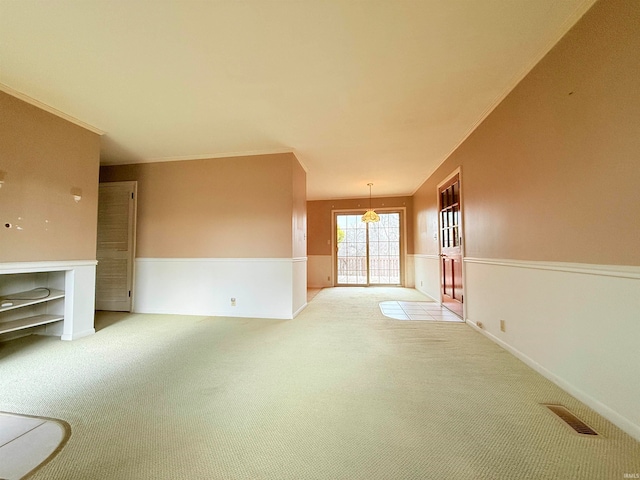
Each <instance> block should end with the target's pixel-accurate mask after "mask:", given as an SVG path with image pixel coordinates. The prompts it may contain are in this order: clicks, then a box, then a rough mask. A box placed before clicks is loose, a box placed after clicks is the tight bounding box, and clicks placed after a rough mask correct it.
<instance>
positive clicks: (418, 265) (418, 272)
mask: <svg viewBox="0 0 640 480" xmlns="http://www.w3.org/2000/svg"><path fill="white" fill-rule="evenodd" d="M413 262H414V265H415V267H414V271H415V274H414V282H415V288H416V290H418V291H419V292H421V293H424V294H425V295H427V296H428V297H431V298H432V299H433V300H434V301H436V302H440V257H439V256H438V255H422V254H415V255H413Z"/></svg>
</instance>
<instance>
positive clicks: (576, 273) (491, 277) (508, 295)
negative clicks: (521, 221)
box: [464, 258, 640, 440]
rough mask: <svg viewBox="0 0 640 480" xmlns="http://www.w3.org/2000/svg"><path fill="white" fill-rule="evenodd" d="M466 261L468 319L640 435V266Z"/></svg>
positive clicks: (594, 406)
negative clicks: (639, 344) (639, 315)
mask: <svg viewBox="0 0 640 480" xmlns="http://www.w3.org/2000/svg"><path fill="white" fill-rule="evenodd" d="M464 262H465V269H464V272H465V297H464V298H465V316H466V321H467V323H469V324H470V325H472V326H474V327H475V325H477V322H481V323H482V325H483V328H482V330H481V331H482V333H483V334H484V335H486V336H487V337H488V338H490V339H491V340H493V341H494V342H496V343H498V344H499V345H501V346H503V347H504V348H505V349H507V350H508V351H509V352H511V353H513V354H514V355H515V356H516V357H518V358H520V359H521V360H522V361H524V362H525V363H527V365H529V366H531V368H533V369H534V370H536V371H538V372H539V373H540V374H542V375H544V376H545V377H546V378H548V379H549V380H551V381H552V382H554V383H555V384H557V385H558V386H560V387H561V388H562V389H564V390H566V391H567V392H568V393H570V394H571V395H573V396H575V397H576V398H578V399H579V400H581V401H582V402H584V403H585V404H586V405H587V406H589V407H590V408H592V409H593V410H594V411H596V412H598V413H599V414H601V415H602V416H603V417H605V418H607V419H608V420H609V421H611V422H612V423H613V424H615V425H617V426H618V427H619V428H621V429H622V430H624V431H625V432H627V433H628V434H629V435H631V436H633V437H634V438H636V439H638V440H640V410H639V409H638V408H637V399H638V398H640V382H638V378H640V349H638V339H639V338H640V322H638V312H639V311H640V275H639V274H640V267H635V266H611V265H586V264H575V263H571V264H570V263H566V264H563V263H559V262H534V261H516V260H495V259H479V258H472V259H471V258H469V259H468V258H465V260H464ZM501 320H502V321H504V322H505V327H506V328H505V331H501V329H500V321H501Z"/></svg>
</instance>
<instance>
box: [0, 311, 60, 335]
mask: <svg viewBox="0 0 640 480" xmlns="http://www.w3.org/2000/svg"><path fill="white" fill-rule="evenodd" d="M60 320H64V315H35V316H33V317H25V318H21V319H19V320H12V321H10V322H2V323H0V335H1V334H3V333H9V332H14V331H16V330H22V329H25V328H31V327H37V326H39V325H46V324H47V323H54V322H59V321H60Z"/></svg>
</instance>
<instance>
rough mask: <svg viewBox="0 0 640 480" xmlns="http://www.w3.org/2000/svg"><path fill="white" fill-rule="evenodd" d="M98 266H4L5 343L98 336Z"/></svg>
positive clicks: (0, 333)
mask: <svg viewBox="0 0 640 480" xmlns="http://www.w3.org/2000/svg"><path fill="white" fill-rule="evenodd" d="M95 265H96V262H95V261H87V262H82V261H72V262H24V263H11V264H6V263H5V264H2V263H0V341H2V340H10V339H12V338H15V337H19V336H24V335H29V334H32V333H38V334H43V335H56V336H60V337H61V338H62V339H63V340H73V339H76V338H80V337H83V336H86V335H89V334H91V333H94V331H95V330H94V328H93V319H94V295H95Z"/></svg>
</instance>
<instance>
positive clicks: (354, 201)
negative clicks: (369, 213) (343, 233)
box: [307, 197, 413, 255]
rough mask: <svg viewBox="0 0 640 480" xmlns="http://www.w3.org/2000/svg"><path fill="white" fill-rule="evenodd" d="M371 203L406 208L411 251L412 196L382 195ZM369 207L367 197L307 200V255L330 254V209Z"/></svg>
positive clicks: (410, 250) (382, 206)
mask: <svg viewBox="0 0 640 480" xmlns="http://www.w3.org/2000/svg"><path fill="white" fill-rule="evenodd" d="M371 205H372V207H373V208H374V210H375V209H379V208H406V217H405V222H406V228H407V253H409V254H412V253H413V198H412V197H384V198H373V199H372V200H371ZM367 208H369V198H350V199H342V200H313V201H310V202H307V223H308V233H309V234H308V242H307V249H308V253H309V255H331V236H332V233H331V224H332V219H331V211H332V210H347V209H352V210H354V211H357V212H362V213H364V212H365V210H366V209H367Z"/></svg>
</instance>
